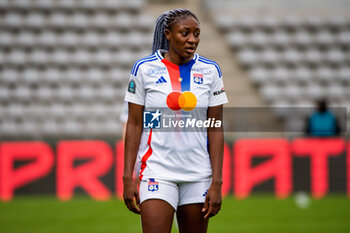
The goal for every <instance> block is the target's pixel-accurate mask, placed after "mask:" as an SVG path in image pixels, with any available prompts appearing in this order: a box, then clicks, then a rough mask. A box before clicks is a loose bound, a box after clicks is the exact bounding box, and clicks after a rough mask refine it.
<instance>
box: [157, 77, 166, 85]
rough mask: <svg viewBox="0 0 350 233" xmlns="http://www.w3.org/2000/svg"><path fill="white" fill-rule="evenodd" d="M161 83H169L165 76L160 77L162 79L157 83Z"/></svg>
mask: <svg viewBox="0 0 350 233" xmlns="http://www.w3.org/2000/svg"><path fill="white" fill-rule="evenodd" d="M160 83H167V81H166V79H165V78H164V77H163V76H160V78H159V79H158V81H157V82H156V84H160Z"/></svg>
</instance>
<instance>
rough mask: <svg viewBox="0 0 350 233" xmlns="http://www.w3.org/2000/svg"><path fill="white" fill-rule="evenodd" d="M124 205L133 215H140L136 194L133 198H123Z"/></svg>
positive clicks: (138, 199)
mask: <svg viewBox="0 0 350 233" xmlns="http://www.w3.org/2000/svg"><path fill="white" fill-rule="evenodd" d="M124 203H125V205H126V206H127V207H128V209H129V210H130V211H132V212H134V213H135V214H140V207H139V203H140V198H139V195H138V193H135V195H134V196H133V197H124Z"/></svg>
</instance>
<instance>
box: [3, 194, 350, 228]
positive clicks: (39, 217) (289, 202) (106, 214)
mask: <svg viewBox="0 0 350 233" xmlns="http://www.w3.org/2000/svg"><path fill="white" fill-rule="evenodd" d="M0 232H1V233H99V232H102V233H114V232H123V233H124V232H125V233H133V232H141V225H140V218H139V216H138V215H135V214H133V213H131V212H129V211H128V210H127V209H126V207H125V206H124V204H123V202H122V201H120V200H117V199H112V200H110V201H106V202H97V201H93V200H92V199H90V198H89V197H87V196H76V197H75V198H74V199H73V200H71V201H68V202H60V201H59V200H57V198H56V197H54V196H16V197H15V198H14V199H13V201H11V202H7V203H3V202H0ZM172 232H173V233H175V232H177V230H176V226H174V227H173V231H172ZM208 232H213V233H214V232H215V233H223V232H225V233H226V232H237V233H264V232H266V233H289V232H290V233H299V232H300V233H345V232H347V233H349V232H350V199H348V198H347V197H346V195H345V194H342V195H328V196H327V197H325V198H323V199H320V200H314V199H311V200H310V203H309V206H308V207H306V208H300V207H298V206H297V204H296V202H295V200H294V198H293V197H290V198H287V199H284V200H278V199H276V198H274V197H273V196H272V195H257V194H255V195H253V196H251V197H249V198H247V199H245V200H237V199H235V198H232V197H228V198H225V199H224V201H223V207H222V210H221V212H220V213H219V215H218V216H216V217H214V218H212V219H211V220H210V223H209V230H208Z"/></svg>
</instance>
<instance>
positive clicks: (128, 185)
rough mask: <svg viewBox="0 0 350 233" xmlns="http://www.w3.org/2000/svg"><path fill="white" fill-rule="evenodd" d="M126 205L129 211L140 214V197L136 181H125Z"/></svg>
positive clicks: (124, 195) (124, 194)
mask: <svg viewBox="0 0 350 233" xmlns="http://www.w3.org/2000/svg"><path fill="white" fill-rule="evenodd" d="M123 183H124V192H123V198H124V203H125V205H126V206H127V207H128V209H129V210H130V211H132V212H134V213H135V214H140V197H139V191H138V189H137V182H136V181H135V180H134V179H123Z"/></svg>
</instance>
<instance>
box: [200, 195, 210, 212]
mask: <svg viewBox="0 0 350 233" xmlns="http://www.w3.org/2000/svg"><path fill="white" fill-rule="evenodd" d="M208 207H209V199H208V196H206V197H205V201H204V205H203V209H202V212H204V213H206V212H207V211H208Z"/></svg>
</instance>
